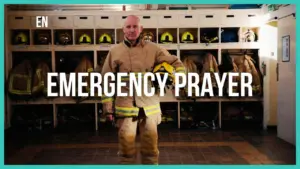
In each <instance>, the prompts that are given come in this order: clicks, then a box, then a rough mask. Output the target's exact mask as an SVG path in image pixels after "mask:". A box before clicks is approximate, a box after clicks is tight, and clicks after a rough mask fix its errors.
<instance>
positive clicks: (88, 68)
mask: <svg viewBox="0 0 300 169" xmlns="http://www.w3.org/2000/svg"><path fill="white" fill-rule="evenodd" d="M93 71H94V66H93V63H92V62H91V61H90V60H89V59H88V57H87V56H83V57H82V59H81V61H80V62H79V64H78V66H77V67H76V69H75V73H91V72H93ZM83 82H86V83H87V86H86V87H83V88H82V89H81V90H82V92H84V93H89V95H90V75H88V76H84V78H83ZM76 92H77V94H78V86H76ZM95 96H96V97H97V96H98V94H97V95H96V93H95ZM86 98H87V97H84V98H83V97H79V96H78V97H76V100H77V101H78V102H80V101H82V100H84V99H86Z"/></svg>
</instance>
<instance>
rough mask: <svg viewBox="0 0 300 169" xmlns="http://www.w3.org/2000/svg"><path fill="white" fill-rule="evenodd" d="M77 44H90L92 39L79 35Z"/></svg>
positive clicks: (85, 35)
mask: <svg viewBox="0 0 300 169" xmlns="http://www.w3.org/2000/svg"><path fill="white" fill-rule="evenodd" d="M79 43H80V44H86V43H88V44H91V43H92V39H91V37H90V36H89V35H87V34H85V33H84V34H83V35H81V36H80V37H79Z"/></svg>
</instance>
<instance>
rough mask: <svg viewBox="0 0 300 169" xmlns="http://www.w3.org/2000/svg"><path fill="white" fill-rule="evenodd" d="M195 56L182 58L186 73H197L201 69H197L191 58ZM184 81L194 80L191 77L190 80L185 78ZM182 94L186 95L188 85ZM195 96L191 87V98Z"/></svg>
mask: <svg viewBox="0 0 300 169" xmlns="http://www.w3.org/2000/svg"><path fill="white" fill-rule="evenodd" d="M195 57H197V56H190V57H185V58H184V59H183V65H184V67H185V70H186V74H188V73H198V74H199V72H200V71H201V70H199V69H198V67H197V65H196V63H195V61H194V60H193V59H194V58H195ZM186 81H187V82H189V81H192V82H194V81H195V79H191V80H189V79H186ZM182 95H183V94H182ZM184 95H185V97H188V86H186V87H185V94H184ZM195 97H196V91H195V89H194V88H193V90H192V96H191V98H195Z"/></svg>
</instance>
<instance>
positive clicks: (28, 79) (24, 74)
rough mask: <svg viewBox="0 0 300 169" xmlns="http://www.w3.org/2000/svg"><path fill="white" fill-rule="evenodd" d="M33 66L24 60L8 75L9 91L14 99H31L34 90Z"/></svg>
mask: <svg viewBox="0 0 300 169" xmlns="http://www.w3.org/2000/svg"><path fill="white" fill-rule="evenodd" d="M31 85H32V66H31V63H30V61H29V60H24V61H22V62H21V63H20V64H18V65H17V66H16V67H14V68H13V69H11V71H10V73H9V77H8V93H9V96H10V98H11V99H12V100H29V99H30V98H31V94H32V90H31Z"/></svg>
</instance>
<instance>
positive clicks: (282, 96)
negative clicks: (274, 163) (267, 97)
mask: <svg viewBox="0 0 300 169" xmlns="http://www.w3.org/2000/svg"><path fill="white" fill-rule="evenodd" d="M286 35H290V61H289V62H282V51H283V49H282V37H283V36H286ZM295 40H296V19H295V18H294V17H293V16H292V15H291V16H288V17H285V18H282V19H279V20H278V63H279V81H278V110H277V111H278V127H277V129H278V130H277V135H278V137H279V138H282V139H284V140H285V141H287V142H290V143H292V144H295V137H296V136H295V135H296V134H295V130H296V125H295V124H296V108H295V106H296V104H295V101H296V98H295V92H296V85H295V81H296V62H295V60H296V52H295Z"/></svg>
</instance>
